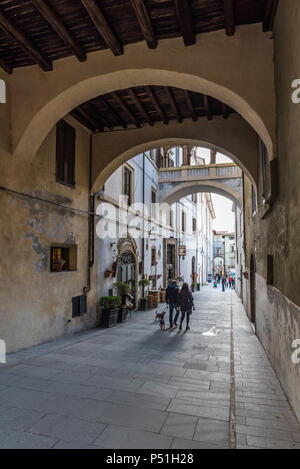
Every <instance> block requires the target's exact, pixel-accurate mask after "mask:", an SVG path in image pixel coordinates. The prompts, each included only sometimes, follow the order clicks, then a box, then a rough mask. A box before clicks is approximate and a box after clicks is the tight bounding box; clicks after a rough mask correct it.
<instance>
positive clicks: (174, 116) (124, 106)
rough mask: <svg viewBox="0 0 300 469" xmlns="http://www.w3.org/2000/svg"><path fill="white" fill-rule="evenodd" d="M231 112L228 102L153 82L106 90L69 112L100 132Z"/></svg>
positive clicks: (226, 116) (229, 113)
mask: <svg viewBox="0 0 300 469" xmlns="http://www.w3.org/2000/svg"><path fill="white" fill-rule="evenodd" d="M233 112H234V111H233V109H231V108H230V107H229V106H227V105H225V104H223V103H221V102H220V101H218V100H217V99H215V98H212V97H209V96H206V95H203V94H201V93H195V92H192V91H188V90H183V89H179V88H172V87H166V86H155V85H154V86H137V87H134V88H128V89H123V90H118V91H115V92H110V93H106V94H104V95H101V96H98V97H96V98H94V99H92V100H90V101H87V102H86V103H83V104H82V105H80V106H79V107H77V108H76V109H75V110H74V111H73V114H72V115H73V117H75V118H76V116H77V117H78V121H79V122H81V123H83V125H85V123H86V127H87V128H88V129H90V130H92V131H93V132H102V131H104V128H106V127H108V129H110V130H116V129H118V128H120V126H122V127H123V128H124V129H126V128H133V126H134V125H135V126H136V127H141V126H142V125H143V124H145V123H148V124H149V125H151V126H153V125H154V124H156V123H159V122H160V123H161V122H163V123H164V124H166V125H167V124H168V123H169V121H171V120H173V121H175V120H177V122H178V123H181V122H182V121H183V119H192V120H193V121H196V120H197V119H199V118H202V119H203V118H207V119H209V120H211V119H212V118H213V116H222V115H223V117H224V118H225V119H227V118H228V117H229V116H230V115H231V114H232V113H233ZM105 131H106V130H105Z"/></svg>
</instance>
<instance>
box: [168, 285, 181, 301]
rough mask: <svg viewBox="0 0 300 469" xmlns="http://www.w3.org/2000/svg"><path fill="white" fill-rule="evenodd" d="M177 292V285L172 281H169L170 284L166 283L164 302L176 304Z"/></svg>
mask: <svg viewBox="0 0 300 469" xmlns="http://www.w3.org/2000/svg"><path fill="white" fill-rule="evenodd" d="M178 293H179V288H178V285H175V284H174V283H171V285H168V287H167V291H166V303H167V304H168V305H176V304H177V300H178Z"/></svg>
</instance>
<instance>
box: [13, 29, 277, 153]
mask: <svg viewBox="0 0 300 469" xmlns="http://www.w3.org/2000/svg"><path fill="white" fill-rule="evenodd" d="M258 28H260V26H259V25H249V26H243V27H241V28H239V32H238V34H236V35H235V36H233V37H232V38H228V37H224V34H223V32H222V31H216V32H213V33H210V34H209V35H207V40H206V41H201V40H200V39H199V41H197V43H196V44H195V45H194V46H193V47H191V48H189V49H188V50H187V49H186V48H185V47H184V45H183V44H182V41H181V40H180V39H177V38H176V39H168V40H165V41H163V42H162V43H161V44H160V46H159V48H158V49H157V50H155V51H151V50H149V49H147V48H145V46H144V44H143V43H136V44H131V45H129V46H127V50H126V54H124V55H123V56H120V57H118V58H117V59H116V58H115V57H113V56H112V55H111V53H110V51H100V52H95V53H92V54H90V55H89V60H88V61H87V62H86V63H84V64H83V63H79V62H77V61H76V59H75V58H73V57H71V58H67V59H63V60H61V61H58V62H57V63H56V64H55V68H54V70H53V71H52V72H51V73H49V74H43V73H41V72H40V71H39V70H38V69H37V68H36V67H29V68H25V69H19V70H16V71H15V73H14V74H13V76H12V77H11V79H10V93H11V101H12V105H11V117H12V147H13V153H14V154H15V156H16V157H18V158H20V159H22V160H24V161H27V162H31V161H32V160H33V158H34V156H35V154H36V152H37V150H38V148H39V147H40V145H41V143H42V142H43V140H44V139H45V138H46V136H47V135H48V133H49V131H50V130H51V129H52V128H53V127H54V125H55V124H56V123H57V122H58V121H59V120H60V119H61V118H63V117H64V116H65V115H67V114H68V113H69V112H70V111H71V110H72V109H74V108H75V107H76V106H79V105H80V104H82V103H84V102H86V101H88V100H90V99H92V98H94V97H96V96H99V95H101V94H104V93H109V92H112V91H117V90H120V89H124V88H130V87H134V86H144V85H162V86H172V87H176V88H182V89H187V90H190V91H195V92H199V93H203V94H206V95H209V96H212V97H214V98H216V99H218V100H220V101H221V102H223V103H225V104H226V105H228V106H230V107H232V108H233V109H234V110H235V111H237V112H238V113H239V114H240V115H241V116H242V118H243V119H245V121H246V122H248V124H249V125H250V126H251V127H252V128H253V129H254V130H255V131H256V132H257V134H258V135H259V136H260V137H261V138H262V140H263V141H264V143H265V145H266V147H267V149H268V154H269V158H270V159H273V158H274V157H275V155H274V148H275V141H276V119H275V115H276V113H275V94H274V64H273V43H272V41H270V40H269V38H267V37H266V36H265V35H262V34H261V32H260V31H259V30H258ZM199 58H201V59H199ZM224 58H226V61H224ZM99 64H101V67H99ZM253 64H255V65H256V67H255V73H254V72H253ZM183 70H184V73H183V72H182V71H183Z"/></svg>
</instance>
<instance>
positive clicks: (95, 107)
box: [87, 101, 113, 129]
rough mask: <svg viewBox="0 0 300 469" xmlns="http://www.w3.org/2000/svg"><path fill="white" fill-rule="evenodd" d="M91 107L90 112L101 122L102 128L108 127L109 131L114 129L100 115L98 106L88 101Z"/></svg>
mask: <svg viewBox="0 0 300 469" xmlns="http://www.w3.org/2000/svg"><path fill="white" fill-rule="evenodd" d="M87 104H88V105H89V112H90V113H91V115H92V116H93V118H94V119H95V120H96V121H98V122H99V121H100V122H101V125H100V127H107V128H108V129H112V128H113V126H112V124H111V123H110V122H109V121H108V120H107V119H106V118H105V117H104V116H103V115H102V114H100V113H99V111H98V108H97V106H96V105H95V104H94V103H93V101H88V103H87Z"/></svg>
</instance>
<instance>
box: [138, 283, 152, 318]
mask: <svg viewBox="0 0 300 469" xmlns="http://www.w3.org/2000/svg"><path fill="white" fill-rule="evenodd" d="M139 285H140V286H141V287H142V292H143V293H142V298H140V301H139V309H140V310H141V311H146V310H147V309H148V299H147V298H146V295H145V287H147V286H149V285H150V281H149V280H148V279H147V278H142V279H141V280H140V281H139Z"/></svg>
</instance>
